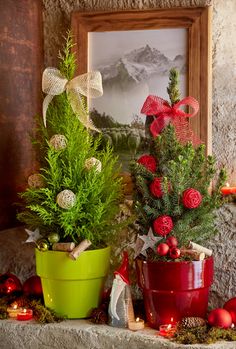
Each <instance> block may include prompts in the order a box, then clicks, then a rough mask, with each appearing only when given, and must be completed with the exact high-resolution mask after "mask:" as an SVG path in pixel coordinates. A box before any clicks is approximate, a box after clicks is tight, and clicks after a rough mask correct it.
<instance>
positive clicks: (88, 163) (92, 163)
mask: <svg viewBox="0 0 236 349" xmlns="http://www.w3.org/2000/svg"><path fill="white" fill-rule="evenodd" d="M84 167H85V168H86V170H88V171H89V170H91V169H92V168H93V167H95V171H96V172H101V171H102V163H101V161H100V160H98V159H96V158H90V159H87V160H85V165H84Z"/></svg>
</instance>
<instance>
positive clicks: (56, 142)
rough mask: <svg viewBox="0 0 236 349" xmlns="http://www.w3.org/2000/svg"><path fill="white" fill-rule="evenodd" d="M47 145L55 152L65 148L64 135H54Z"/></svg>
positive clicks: (65, 140)
mask: <svg viewBox="0 0 236 349" xmlns="http://www.w3.org/2000/svg"><path fill="white" fill-rule="evenodd" d="M49 144H50V145H51V146H52V147H53V148H54V149H55V150H62V149H65V148H66V146H67V139H66V137H65V136H64V135H54V136H52V137H51V138H50V141H49Z"/></svg>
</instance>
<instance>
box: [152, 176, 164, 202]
mask: <svg viewBox="0 0 236 349" xmlns="http://www.w3.org/2000/svg"><path fill="white" fill-rule="evenodd" d="M161 181H162V178H161V177H158V178H154V180H153V181H152V183H151V184H150V187H149V189H150V192H151V193H152V195H153V196H155V197H156V198H161V197H162V196H163V191H162V189H161Z"/></svg>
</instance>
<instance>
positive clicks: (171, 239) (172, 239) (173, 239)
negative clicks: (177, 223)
mask: <svg viewBox="0 0 236 349" xmlns="http://www.w3.org/2000/svg"><path fill="white" fill-rule="evenodd" d="M166 243H167V245H168V246H169V247H170V248H171V247H177V246H178V240H177V239H176V237H175V236H169V237H168V238H167V239H166Z"/></svg>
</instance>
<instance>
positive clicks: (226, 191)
mask: <svg viewBox="0 0 236 349" xmlns="http://www.w3.org/2000/svg"><path fill="white" fill-rule="evenodd" d="M221 193H222V194H223V195H230V194H236V187H230V185H229V183H226V185H225V187H222V188H221Z"/></svg>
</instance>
